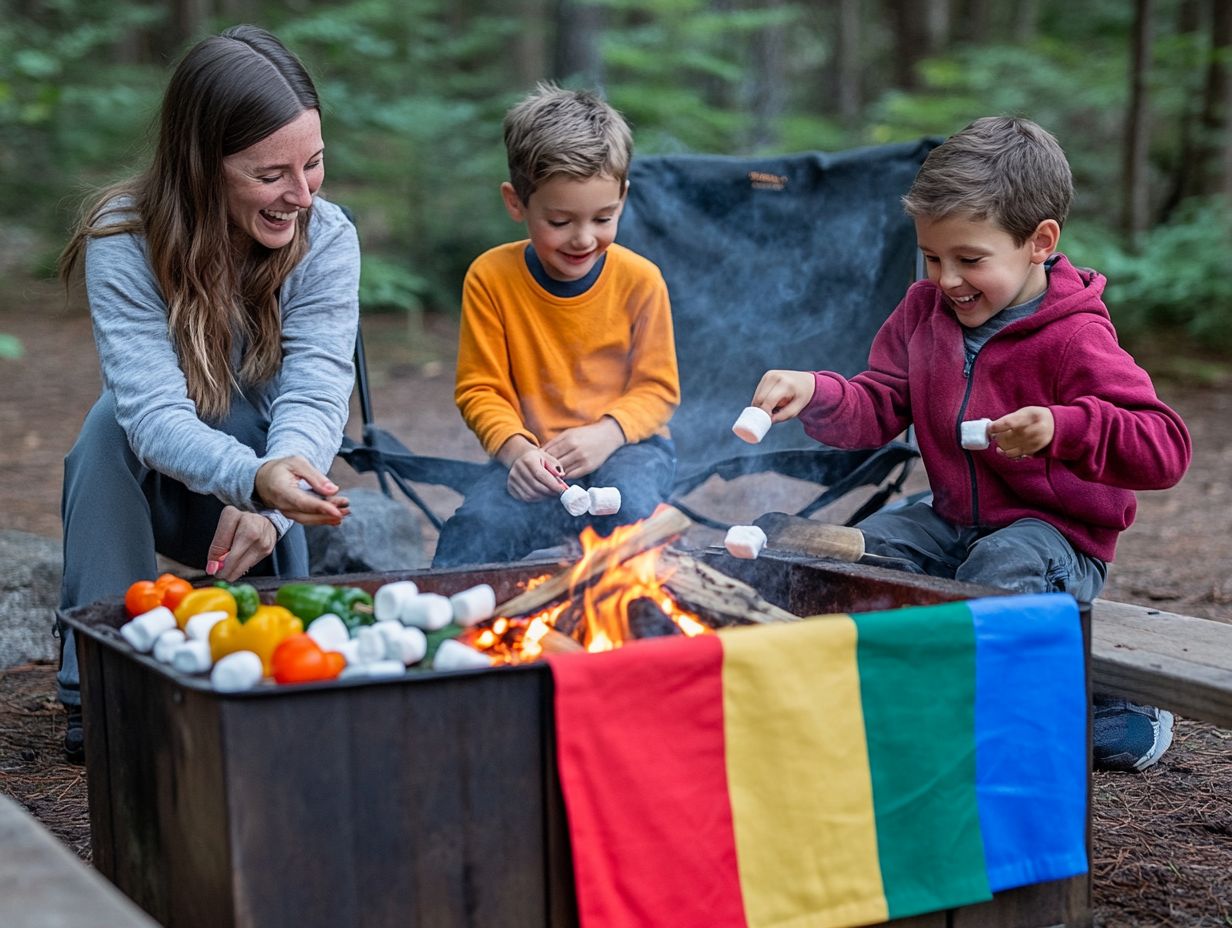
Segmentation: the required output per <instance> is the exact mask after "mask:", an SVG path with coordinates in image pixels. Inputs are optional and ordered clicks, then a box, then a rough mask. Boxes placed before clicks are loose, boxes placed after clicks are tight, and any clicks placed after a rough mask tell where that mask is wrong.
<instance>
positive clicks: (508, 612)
mask: <svg viewBox="0 0 1232 928" xmlns="http://www.w3.org/2000/svg"><path fill="white" fill-rule="evenodd" d="M692 525H693V521H692V520H691V519H690V518H689V517H688V516H686V515H685V514H684V513H683V512H681V511H680V510H679V509H675V508H673V507H671V506H660V507H659V508H658V509H657V510H655V513H654V515H652V516H651V517H650V518H649V519H646V520H644V521H643V522H641V524H639V525H638V526H637V528H636V530H635V531H634V532H632V533H631V534H630V535H628V536H627V537H626V538H624V539H623V540H622V541H621V542H620V543H619V544H617V545H615V546H614V547H613V548H612V549H611V550H609V551H605V552H604V553H603V554H602V555H601V556H600V557H596V558H594V560H592V561H591V562H590V563H589V564H587V565H586V567H585V569H584V570H583V571H582V574H581V575H580V576H577V577H575V576H574V573H575V572H576V570H577V567H576V565H574V566H572V567H567V568H565V569H564V570H562V571H560V572H559V573H557V574H555V575H553V576H551V577H549V578H548V579H547V580H544V581H543V583H541V584H539V585H538V586H537V587H535V588H534V589H532V590H526V591H525V592H522V593H519V594H518V595H517V596H515V597H513V598H512V599H510V600H508V601H507V602H504V603H501V604H500V605H499V606H497V607H496V611H495V613H493V614H494V615H503V616H507V617H509V618H514V617H516V616H520V615H529V614H530V613H532V612H538V611H539V610H540V609H542V608H544V607H545V606H547V605H548V604H550V603H554V602H556V600H558V599H563V598H564V597H565V596H567V595H569V588H570V586H573V585H575V584H576V585H577V586H579V587H580V586H585V585H586V584H587V583H589V582H590V581H591V580H592V579H594V578H595V577H596V576H598V575H599V574H601V573H603V571H605V570H606V569H607V568H608V566H609V565H611V564H619V563H622V562H624V561H627V560H628V559H629V558H631V557H633V556H634V555H636V554H641V553H642V552H643V551H649V550H650V549H651V548H657V547H658V546H659V545H661V544H664V543H666V542H668V541H671V540H672V539H673V538H676V537H678V536H680V535H683V534H684V533H685V532H686V531H688V530H689V528H690V527H691V526H692Z"/></svg>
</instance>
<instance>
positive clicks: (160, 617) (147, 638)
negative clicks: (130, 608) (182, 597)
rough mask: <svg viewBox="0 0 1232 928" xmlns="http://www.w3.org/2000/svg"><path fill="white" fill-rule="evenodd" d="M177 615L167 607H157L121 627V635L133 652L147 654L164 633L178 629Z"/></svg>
mask: <svg viewBox="0 0 1232 928" xmlns="http://www.w3.org/2000/svg"><path fill="white" fill-rule="evenodd" d="M176 627H177V625H176V621H175V615H174V614H173V613H172V612H171V610H170V609H168V608H167V607H166V606H155V607H154V608H153V609H151V610H150V611H149V612H143V613H141V615H139V616H137V617H136V618H135V619H133V620H132V621H131V622H125V623H124V624H123V625H121V626H120V635H121V637H123V639H124V640H125V641H127V642H128V643H129V644H130V645H132V646H133V650H135V651H140V652H141V653H142V654H145V653H147V652H148V651H149V650H150V648H152V647H154V642H156V641H157V640H158V639H159V636H160V635H162V633H163V632H165V631H169V630H170V629H173V628H176Z"/></svg>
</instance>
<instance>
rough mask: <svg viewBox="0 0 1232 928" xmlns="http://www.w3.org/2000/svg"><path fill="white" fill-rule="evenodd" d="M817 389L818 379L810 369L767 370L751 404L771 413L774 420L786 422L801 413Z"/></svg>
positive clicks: (754, 392)
mask: <svg viewBox="0 0 1232 928" xmlns="http://www.w3.org/2000/svg"><path fill="white" fill-rule="evenodd" d="M815 389H817V379H816V378H815V377H814V376H813V375H812V373H811V372H810V371H766V373H765V374H763V375H762V378H761V382H760V383H758V384H757V389H756V390H754V391H753V402H751V403H750V404H749V405H750V406H757V407H759V408H761V409H764V410H765V411H766V412H768V413H770V418H771V420H773V421H774V422H786V421H787V420H788V419H794V418H795V417H796V416H798V415H800V411H801V410H802V409H804V407H805V406H807V405H808V404H809V400H811V399H812V398H813V391H814V390H815Z"/></svg>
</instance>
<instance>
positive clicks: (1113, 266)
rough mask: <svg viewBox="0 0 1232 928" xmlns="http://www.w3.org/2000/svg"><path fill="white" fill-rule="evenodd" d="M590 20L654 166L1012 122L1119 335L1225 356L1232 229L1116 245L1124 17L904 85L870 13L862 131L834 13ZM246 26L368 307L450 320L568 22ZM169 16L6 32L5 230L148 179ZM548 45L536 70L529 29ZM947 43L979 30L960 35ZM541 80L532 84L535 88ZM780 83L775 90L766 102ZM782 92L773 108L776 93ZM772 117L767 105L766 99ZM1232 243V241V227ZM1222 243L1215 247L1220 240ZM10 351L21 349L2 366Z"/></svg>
mask: <svg viewBox="0 0 1232 928" xmlns="http://www.w3.org/2000/svg"><path fill="white" fill-rule="evenodd" d="M563 2H567V3H572V4H573V5H574V6H580V5H590V6H593V7H596V8H598V9H599V11H600V13H601V17H602V20H603V26H602V28H601V30H600V32H599V34H598V37H597V38H598V49H599V53H600V56H601V66H600V68H599V74H598V75H596V76H594V77H592V78H583V77H581V76H578V75H563V76H561V77H562V78H563V80H564V82H565V83H568V84H571V85H580V84H581V83H582V82H583V81H590V80H595V81H598V82H599V83H600V84H601V89H602V90H603V91H604V92H605V93H606V94H607V96H608V98H609V99H610V100H611V101H612V102H613V104H614V105H615V106H616V107H617V108H619V109H620V110H621V111H622V112H623V113H624V114H625V116H626V117H627V118H628V119H629V121H630V123H631V124H632V126H633V128H634V133H635V139H636V143H637V151H638V153H639V154H650V153H667V152H711V153H717V154H733V155H735V154H756V153H762V152H775V151H803V150H810V149H821V150H839V149H844V148H850V147H853V146H860V145H868V144H877V143H882V142H889V141H899V140H905V139H914V138H918V137H920V136H923V135H948V134H950V133H952V132H954V131H956V130H957V129H959V128H961V127H962V126H963V125H965V124H966V123H967V122H969V121H970V120H971V119H973V118H975V117H977V116H982V115H987V114H989V113H1019V114H1023V115H1026V116H1029V117H1031V118H1033V119H1035V120H1037V121H1038V122H1040V123H1041V124H1042V125H1044V126H1045V127H1046V128H1048V129H1049V130H1051V131H1052V132H1053V133H1054V134H1055V135H1056V136H1057V137H1058V138H1059V139H1060V140H1061V142H1062V144H1063V145H1064V146H1065V148H1066V151H1067V153H1068V155H1069V157H1070V161H1071V164H1072V166H1073V169H1074V174H1075V181H1076V187H1077V202H1076V204H1075V210H1074V214H1075V215H1074V218H1075V220H1076V221H1075V222H1073V223H1071V225H1069V226H1067V229H1066V245H1067V250H1070V251H1071V252H1072V251H1073V250H1075V249H1078V248H1081V249H1083V250H1086V251H1088V252H1089V253H1090V254H1091V255H1092V257H1090V258H1089V259H1088V261H1089V263H1091V264H1093V265H1095V266H1097V267H1100V268H1101V270H1104V271H1106V272H1107V273H1108V274H1109V278H1110V280H1111V284H1110V287H1109V302H1110V305H1113V306H1114V307H1115V312H1116V313H1117V320H1118V325H1119V326H1127V327H1129V328H1130V329H1135V328H1142V327H1146V326H1172V327H1177V328H1180V329H1183V330H1184V331H1186V332H1189V333H1191V334H1193V335H1194V336H1196V337H1201V338H1204V339H1208V340H1211V341H1217V340H1220V339H1225V338H1227V331H1226V328H1227V324H1225V323H1224V322H1223V317H1227V318H1229V319H1232V313H1228V312H1227V309H1228V304H1229V301H1230V297H1229V294H1228V292H1227V289H1226V287H1225V286H1224V284H1223V283H1222V282H1223V281H1224V280H1225V279H1226V278H1227V275H1226V271H1225V270H1224V268H1226V266H1227V264H1228V255H1229V248H1228V243H1227V234H1226V230H1227V217H1226V212H1220V211H1219V209H1218V207H1217V206H1216V205H1212V204H1188V205H1186V207H1185V209H1184V210H1183V211H1181V212H1178V213H1177V214H1176V215H1174V216H1173V218H1172V219H1171V220H1170V221H1169V222H1168V224H1167V225H1165V226H1162V227H1160V228H1158V229H1155V230H1154V231H1152V232H1151V233H1150V234H1149V235H1148V236H1147V237H1146V239H1145V241H1144V243H1143V251H1142V254H1143V255H1149V256H1150V258H1149V259H1148V258H1144V257H1138V256H1136V255H1132V254H1129V253H1128V252H1126V251H1125V250H1124V249H1123V248H1122V247H1121V246H1120V245H1119V244H1118V242H1117V239H1116V236H1115V235H1114V234H1113V232H1112V231H1111V228H1112V224H1113V222H1114V221H1115V217H1116V214H1117V212H1118V209H1117V206H1118V204H1119V199H1120V194H1119V189H1120V181H1119V177H1120V152H1121V150H1122V147H1123V143H1124V139H1123V136H1124V127H1123V119H1124V111H1125V107H1126V101H1127V84H1128V82H1127V77H1126V75H1127V72H1128V49H1129V36H1130V30H1131V27H1132V18H1133V9H1132V5H1130V4H1125V3H1124V2H1122V0H1065V2H1062V0H1039V3H1037V4H1036V5H1035V6H1036V8H1037V11H1038V20H1037V29H1036V32H1035V37H1034V38H1032V39H1030V40H1023V41H1020V40H1017V39H1014V40H1012V41H1011V40H1010V38H1008V37H1009V36H1010V35H1011V29H1012V26H1011V24H1012V21H1013V19H1014V12H1013V10H1012V9H1011V8H1010V7H1008V6H1005V5H997V4H992V5H989V8H988V9H987V10H985V11H984V19H985V21H986V23H987V24H988V30H989V31H988V34H989V35H990V36H991V37H992V38H990V39H989V40H986V41H982V42H980V43H971V44H966V45H963V44H951V45H949V46H948V47H947V48H945V49H944V52H943V53H941V54H938V55H937V56H936V57H933V58H931V59H929V60H926V61H924V62H923V63H922V64H921V65H920V68H919V78H920V80H919V86H918V88H917V89H915V90H913V91H911V92H906V91H904V90H901V89H897V88H895V87H894V86H892V83H891V82H892V80H893V76H894V73H895V68H894V64H895V61H894V55H895V54H896V52H895V51H894V44H893V29H894V26H893V22H892V18H891V17H888V16H886V15H884V7H883V5H877V4H866V5H863V6H862V22H861V49H860V56H861V60H860V62H859V63H860V84H861V88H862V92H863V94H864V96H865V98H866V102H865V105H864V108H863V111H862V113H861V114H860V116H859V118H857V119H856V120H854V122H853V123H852V124H851V125H847V124H845V123H844V122H842V121H841V120H840V118H839V116H838V114H837V104H836V97H837V90H836V87H835V82H836V79H837V78H836V76H835V75H836V61H835V56H836V53H837V48H836V42H837V36H838V29H837V10H836V7H837V5H836V4H817V3H802V2H798V0H795V2H793V0H782V2H771V0H767V2H756V3H754V2H751V0H750V2H742V0H563ZM1180 2H1181V0H1160V2H1159V3H1158V4H1157V7H1156V27H1157V28H1156V43H1155V56H1154V71H1153V73H1152V76H1151V83H1150V89H1151V94H1152V97H1151V101H1152V102H1151V107H1152V119H1151V124H1152V126H1153V138H1152V170H1153V171H1154V174H1153V176H1152V186H1153V189H1154V191H1155V193H1156V201H1157V203H1162V201H1163V200H1164V199H1165V198H1166V196H1167V194H1168V192H1169V189H1170V184H1169V182H1168V178H1169V177H1170V176H1171V174H1172V173H1174V172H1175V169H1176V168H1177V166H1178V164H1179V161H1180V159H1181V158H1182V157H1185V154H1184V150H1183V149H1182V146H1181V144H1180V140H1181V133H1180V131H1179V126H1180V124H1181V119H1182V117H1183V116H1185V115H1186V114H1192V113H1194V112H1195V111H1196V110H1197V108H1198V107H1199V105H1200V102H1201V94H1202V82H1203V77H1204V72H1203V68H1202V65H1203V62H1205V61H1206V60H1208V58H1209V55H1210V49H1209V48H1207V47H1205V46H1204V44H1203V37H1202V36H1201V35H1195V34H1177V33H1176V29H1175V23H1176V22H1177V19H1178V17H1177V13H1178V7H1179V4H1180ZM225 6H226V8H227V9H228V10H233V11H234V10H238V11H240V12H238V13H235V14H234V16H233V18H232V19H229V20H228V21H225V22H224V21H216V22H213V23H210V24H209V31H216V30H217V29H219V28H222V27H224V26H227V25H231V23H232V22H234V21H237V20H243V21H248V22H256V23H259V24H261V25H263V26H265V27H267V28H269V29H271V30H273V31H274V32H276V33H277V34H278V35H279V36H280V37H281V38H282V39H283V40H284V41H285V42H286V44H287V45H288V46H289V47H290V48H291V49H292V50H293V51H295V52H296V53H297V54H299V55H300V56H301V57H302V58H303V60H304V61H305V62H306V63H307V64H308V66H309V68H310V70H311V71H312V73H313V75H314V77H315V79H316V81H317V84H318V88H319V90H320V91H321V96H322V100H323V101H324V107H325V109H324V122H325V138H326V144H327V148H328V172H327V181H326V186H325V188H324V191H323V192H324V194H325V195H326V196H327V197H329V198H330V199H332V200H334V201H336V202H339V203H342V204H344V205H346V206H348V207H349V208H350V209H351V210H352V211H353V213H354V214H355V217H356V221H357V223H358V226H359V229H360V234H361V239H362V243H363V252H364V275H363V280H362V282H361V287H362V297H363V301H364V305H365V307H366V308H371V309H380V310H390V309H394V310H401V311H405V312H407V313H408V315H409V316H410V317H411V318H412V319H418V317H419V315H420V313H422V312H423V311H442V310H443V311H455V310H456V307H457V305H458V302H459V291H460V287H461V281H462V278H463V275H464V273H465V271H466V267H467V265H468V264H469V263H470V261H471V259H472V258H473V257H474V256H475V255H477V254H478V253H480V252H481V251H483V250H485V249H486V248H489V247H491V246H492V245H494V244H496V243H498V242H501V241H504V240H508V239H511V238H514V237H517V236H521V235H522V234H524V233H523V230H522V229H520V228H519V227H517V226H515V225H514V224H512V223H511V222H510V221H509V219H508V217H507V216H506V214H505V212H504V209H503V207H502V205H501V201H500V197H499V194H498V185H499V183H500V182H501V181H502V180H503V179H505V174H506V169H505V163H504V151H503V147H502V144H501V119H502V117H503V114H504V112H505V110H506V109H507V108H508V107H509V105H510V104H512V103H513V102H514V101H515V100H517V99H518V98H519V97H520V96H522V95H523V94H525V93H526V92H528V91H529V90H530V89H531V88H532V86H533V84H534V82H535V80H536V79H540V78H548V77H551V76H552V74H551V73H550V72H551V67H552V65H551V60H552V53H551V44H552V42H553V41H554V39H555V36H554V31H553V28H552V26H553V23H552V22H551V21H550V19H551V17H554V16H555V15H556V13H557V11H558V10H557V7H558V3H557V0H550V2H549V0H518V2H516V3H508V2H504V0H451V2H449V3H445V2H442V0H399V2H397V3H394V2H391V0H356V2H348V3H344V4H338V3H332V2H327V0H296V2H294V3H292V4H285V3H274V2H271V0H244V2H242V3H238V4H234V3H233V4H230V5H225ZM170 9H171V7H169V6H167V5H163V4H150V3H148V2H145V0H118V2H117V0H44V2H40V3H36V4H24V5H23V9H22V12H20V13H18V14H15V15H8V16H5V17H3V18H0V139H2V142H3V144H0V176H3V177H4V180H5V182H4V184H0V216H3V217H4V221H6V222H13V223H19V224H22V225H24V226H26V227H27V228H31V227H36V226H37V227H38V228H37V231H38V232H40V233H42V234H43V235H45V236H46V238H47V241H48V242H49V243H52V244H49V245H48V247H47V248H45V249H41V251H40V250H39V249H34V251H36V252H39V253H40V254H43V253H49V252H52V251H55V250H58V244H59V243H61V242H63V240H64V237H65V234H66V232H67V228H68V224H69V222H70V215H69V209H68V208H69V207H70V206H71V205H73V204H74V203H75V202H76V201H78V200H79V199H80V195H81V194H83V193H84V192H85V190H86V189H88V188H92V187H96V186H98V185H100V184H102V183H105V182H108V181H110V180H113V179H116V178H118V177H121V176H125V175H127V174H129V173H131V172H132V171H133V170H134V169H136V168H138V167H140V166H141V165H143V164H144V159H145V157H146V154H147V153H146V146H147V142H148V132H149V129H150V127H151V126H152V123H153V118H154V115H155V112H156V108H157V105H158V101H159V96H160V94H161V92H162V89H163V87H164V86H165V83H166V79H167V76H168V73H169V72H168V69H169V66H170V64H171V63H172V62H173V61H174V60H175V58H176V56H177V55H178V54H179V53H180V52H181V51H182V50H183V49H182V48H180V47H172V46H173V42H171V41H170V40H168V39H167V38H166V36H167V35H168V34H170V33H171V32H172V31H173V26H172V23H171V21H170V12H169V11H170ZM534 11H538V14H537V15H540V16H543V17H548V20H549V21H544V22H541V23H537V24H536V25H537V26H539V27H541V29H540V30H539V31H540V32H541V33H542V34H543V36H544V39H545V42H546V47H545V49H544V50H543V54H542V56H541V57H542V60H538V59H536V58H535V57H534V54H533V53H527V52H526V51H525V49H526V46H525V45H524V43H523V36H524V33H525V32H526V28H525V27H526V22H525V20H526V17H527V16H529V15H536V14H535V12H534ZM953 25H954V28H955V30H956V34H961V30H962V29H964V28H966V27H967V25H968V24H967V23H966V22H965V21H961V20H956V21H955V22H954V24H953ZM537 70H542V72H543V73H536V71H537ZM771 79H773V81H774V86H773V87H769V86H768V82H769V81H770V80H771ZM770 91H773V93H772V94H771V93H770ZM768 94H769V95H770V96H772V97H773V100H771V101H770V105H767V95H768ZM1221 223H1222V224H1221ZM1213 229H1219V230H1221V231H1220V232H1219V233H1218V234H1215V233H1214V232H1212V231H1211V230H1213ZM9 350H12V349H11V347H10V348H9Z"/></svg>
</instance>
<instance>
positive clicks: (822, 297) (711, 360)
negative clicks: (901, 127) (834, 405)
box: [617, 139, 937, 515]
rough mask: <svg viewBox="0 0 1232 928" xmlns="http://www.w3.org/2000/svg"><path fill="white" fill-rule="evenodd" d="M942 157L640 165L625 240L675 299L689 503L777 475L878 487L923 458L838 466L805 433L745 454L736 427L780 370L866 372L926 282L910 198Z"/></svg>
mask: <svg viewBox="0 0 1232 928" xmlns="http://www.w3.org/2000/svg"><path fill="white" fill-rule="evenodd" d="M936 143H937V142H936V140H933V139H922V140H920V141H918V142H911V143H905V144H895V145H884V146H878V147H873V148H863V149H854V150H851V151H846V152H839V153H834V154H826V153H817V152H813V153H805V154H798V155H791V156H783V157H773V158H733V157H721V156H706V155H667V156H650V157H643V158H637V159H635V160H634V162H633V165H632V166H631V169H630V186H629V199H628V203H627V204H626V207H625V211H624V215H623V216H622V217H621V222H620V231H619V235H618V236H617V241H618V242H620V243H622V244H624V245H627V246H628V247H629V248H631V249H633V250H634V251H636V252H638V253H639V254H642V255H645V256H646V257H648V258H650V259H651V260H652V261H654V262H655V263H656V264H657V265H658V266H659V268H660V269H661V270H662V272H663V276H664V278H665V279H666V281H667V285H668V290H669V292H670V294H671V300H672V317H673V320H674V324H675V330H676V351H677V358H678V362H679V366H680V378H681V393H682V399H681V405H680V408H679V410H677V412H676V415H675V416H674V417H673V419H672V421H671V431H672V436H673V438H674V439H675V441H676V447H677V451H678V453H679V456H680V468H679V473H680V477H679V479H678V483H677V487H676V491H677V495H683V494H685V493H687V492H688V491H689V490H691V489H693V488H694V487H696V486H698V485H699V484H700V483H702V482H703V481H704V480H706V479H707V478H708V477H709V476H710V475H711V474H716V473H717V474H719V475H720V476H724V477H728V478H730V477H731V476H735V475H738V474H741V473H751V472H760V471H767V470H770V471H775V472H778V473H784V474H788V475H790V476H796V477H800V478H802V479H806V480H811V481H813V482H816V483H819V484H822V485H832V484H835V483H836V482H838V481H841V480H843V479H844V478H845V477H846V476H848V475H850V474H853V473H857V472H858V473H859V477H860V479H861V482H863V483H866V484H871V485H873V486H877V485H878V484H880V483H881V482H882V481H883V480H884V479H885V478H886V476H887V474H888V473H889V472H890V471H891V470H892V469H893V468H895V467H896V466H897V465H899V464H903V463H905V462H907V461H909V460H911V459H912V458H913V457H914V456H915V452H914V449H913V448H912V447H911V446H910V445H909V444H905V443H902V442H895V443H892V444H891V445H890V446H887V448H885V449H883V450H881V451H880V452H875V450H874V449H870V450H868V451H860V452H838V451H831V452H827V451H826V449H824V448H823V447H821V446H819V445H818V444H817V443H816V442H815V441H813V440H812V439H810V438H809V437H808V436H806V435H805V434H804V431H803V429H802V428H801V427H800V425H799V423H797V422H790V423H785V424H782V425H777V426H775V427H773V428H772V429H771V430H770V432H769V434H768V435H767V436H766V438H765V440H763V441H762V443H761V444H760V445H755V446H754V445H748V444H746V443H744V442H742V441H741V440H740V439H739V438H737V437H736V436H735V435H733V434H732V432H731V425H732V423H733V422H734V421H735V419H736V417H737V416H738V415H739V413H740V411H741V410H742V409H743V408H744V406H745V405H746V404H747V403H748V401H749V398H750V397H751V396H752V394H753V389H754V387H755V386H756V385H757V381H758V380H759V378H760V377H761V375H762V374H763V373H764V372H765V371H767V370H770V369H772V368H788V369H795V370H821V369H826V370H834V371H838V372H839V373H842V374H844V375H852V374H855V373H858V372H859V371H861V370H863V369H864V367H865V365H866V363H867V360H868V351H869V347H870V346H871V344H872V340H873V336H874V335H875V334H876V332H877V330H878V328H880V326H881V324H882V322H884V321H885V319H886V317H887V316H888V315H889V314H890V312H891V311H892V310H893V309H894V307H895V306H896V305H897V304H898V302H899V300H900V299H901V298H902V296H903V294H904V293H905V292H906V288H907V286H908V285H909V284H910V282H911V281H912V280H913V279H914V278H915V276H916V272H917V250H916V244H915V230H914V226H913V224H912V222H911V221H910V219H909V218H908V217H907V216H906V215H905V214H904V212H903V209H902V205H901V203H900V198H901V197H902V195H903V194H905V193H906V192H907V190H908V188H909V187H910V186H911V182H912V180H913V178H914V177H915V174H916V172H917V170H918V169H919V167H920V165H921V164H922V163H923V161H924V158H925V157H926V156H927V155H928V153H929V151H931V150H932V148H933V147H934V146H935V145H936ZM785 452H802V453H796V454H788V453H785ZM875 454H877V455H878V456H877V457H876V459H875V460H874V455H875ZM827 458H828V460H827ZM870 460H874V463H873V464H872V465H870V464H869V462H870ZM878 462H879V463H878ZM809 508H810V511H812V510H815V509H816V508H819V507H817V506H816V505H815V504H814V505H811V506H810V507H809ZM695 515H696V514H695Z"/></svg>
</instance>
